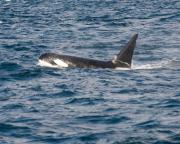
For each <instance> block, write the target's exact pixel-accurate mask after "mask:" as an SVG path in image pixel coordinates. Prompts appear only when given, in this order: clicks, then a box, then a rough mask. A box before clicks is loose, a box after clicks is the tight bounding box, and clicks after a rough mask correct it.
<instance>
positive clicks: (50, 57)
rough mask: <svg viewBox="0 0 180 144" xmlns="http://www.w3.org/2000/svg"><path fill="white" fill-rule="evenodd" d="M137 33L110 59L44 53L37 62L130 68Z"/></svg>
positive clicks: (47, 64) (55, 65) (68, 65)
mask: <svg viewBox="0 0 180 144" xmlns="http://www.w3.org/2000/svg"><path fill="white" fill-rule="evenodd" d="M137 37H138V34H135V35H133V36H132V38H131V40H130V41H129V42H128V44H127V45H126V46H125V47H124V48H123V49H122V50H121V51H120V52H119V53H118V54H117V55H116V56H115V58H114V59H113V60H110V61H100V60H94V59H87V58H81V57H75V56H69V55H60V54H55V53H45V54H42V55H41V56H40V57H39V64H40V65H42V66H48V67H56V68H58V67H79V68H113V69H114V68H119V67H120V68H131V62H132V56H133V52H134V48H135V46H136V40H137Z"/></svg>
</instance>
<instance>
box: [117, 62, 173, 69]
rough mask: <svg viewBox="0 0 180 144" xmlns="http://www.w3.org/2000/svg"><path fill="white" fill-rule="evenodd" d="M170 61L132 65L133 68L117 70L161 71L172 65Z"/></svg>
mask: <svg viewBox="0 0 180 144" xmlns="http://www.w3.org/2000/svg"><path fill="white" fill-rule="evenodd" d="M170 63H171V61H170V60H163V61H160V62H156V63H149V64H132V66H131V68H121V67H117V68H116V70H150V69H159V68H163V67H167V65H168V64H170Z"/></svg>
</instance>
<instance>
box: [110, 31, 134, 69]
mask: <svg viewBox="0 0 180 144" xmlns="http://www.w3.org/2000/svg"><path fill="white" fill-rule="evenodd" d="M137 38H138V34H134V35H133V36H132V38H131V39H130V41H129V42H128V43H127V44H126V46H125V47H124V48H123V49H122V50H121V51H120V52H119V53H118V54H117V55H116V56H115V57H114V59H113V60H112V62H113V63H114V64H115V65H116V66H117V67H118V66H120V67H122V66H123V67H129V68H130V67H131V62H132V57H133V53H134V48H135V46H136V40H137Z"/></svg>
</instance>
